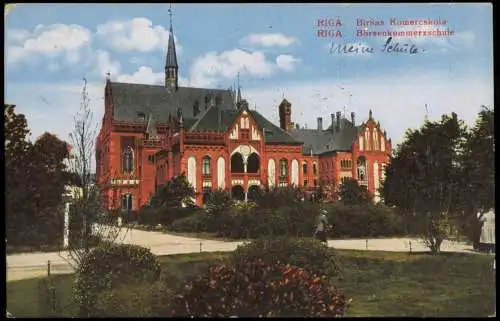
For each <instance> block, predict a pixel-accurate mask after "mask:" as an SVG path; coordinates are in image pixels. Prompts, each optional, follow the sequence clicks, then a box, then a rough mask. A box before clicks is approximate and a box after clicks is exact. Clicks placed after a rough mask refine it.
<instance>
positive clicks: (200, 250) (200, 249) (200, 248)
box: [200, 242, 202, 253]
mask: <svg viewBox="0 0 500 321" xmlns="http://www.w3.org/2000/svg"><path fill="white" fill-rule="evenodd" d="M201 244H202V242H200V253H201Z"/></svg>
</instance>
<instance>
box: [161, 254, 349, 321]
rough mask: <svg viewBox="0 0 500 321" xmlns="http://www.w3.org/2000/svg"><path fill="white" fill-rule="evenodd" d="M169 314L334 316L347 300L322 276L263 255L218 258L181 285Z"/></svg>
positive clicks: (342, 311)
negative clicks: (234, 261) (237, 259)
mask: <svg viewBox="0 0 500 321" xmlns="http://www.w3.org/2000/svg"><path fill="white" fill-rule="evenodd" d="M171 302H172V303H171V306H170V308H171V311H170V312H171V314H173V315H174V316H191V317H230V316H238V317H312V316H314V317H338V316H343V315H344V314H345V312H346V311H347V307H348V305H349V302H350V300H349V299H347V298H346V297H345V296H343V295H340V294H339V292H338V291H337V289H336V288H335V287H333V286H332V285H331V284H330V283H329V282H328V280H327V278H325V277H324V276H317V275H311V274H310V273H308V272H307V271H306V270H304V269H302V268H296V267H292V266H290V265H284V264H268V263H266V262H264V261H263V260H252V261H244V262H240V263H237V264H234V265H232V264H227V263H222V264H217V265H213V266H212V267H210V269H209V272H208V275H206V276H202V277H198V278H197V279H195V280H193V281H190V282H188V283H187V284H186V285H184V286H182V287H181V288H180V289H179V290H178V291H177V292H176V293H175V295H174V296H173V297H172V301H171Z"/></svg>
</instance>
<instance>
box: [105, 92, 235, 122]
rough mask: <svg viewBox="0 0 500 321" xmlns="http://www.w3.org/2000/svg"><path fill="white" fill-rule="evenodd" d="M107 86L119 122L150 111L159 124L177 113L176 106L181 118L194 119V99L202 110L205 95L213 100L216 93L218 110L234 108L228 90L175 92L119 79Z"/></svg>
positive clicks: (136, 118)
mask: <svg viewBox="0 0 500 321" xmlns="http://www.w3.org/2000/svg"><path fill="white" fill-rule="evenodd" d="M108 85H109V86H111V88H110V89H111V93H112V97H113V107H114V119H115V120H120V121H140V119H139V117H138V114H139V113H142V114H144V115H145V116H146V117H147V115H148V114H149V113H151V114H153V117H154V119H155V120H156V121H157V122H160V123H161V122H165V121H167V120H168V116H169V115H170V114H171V115H172V116H175V115H177V109H178V108H181V109H182V114H183V117H184V119H187V118H197V116H194V112H193V110H194V104H195V101H198V104H199V108H200V110H204V109H205V97H213V99H214V100H215V97H217V96H220V98H221V105H220V108H221V109H234V108H235V106H234V97H233V93H232V91H231V90H223V89H208V88H191V87H179V88H178V90H177V91H168V90H167V88H165V86H163V85H143V84H128V83H119V82H109V83H108ZM210 99H211V98H210ZM209 104H211V103H209ZM198 117H199V116H198Z"/></svg>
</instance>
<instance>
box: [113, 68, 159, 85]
mask: <svg viewBox="0 0 500 321" xmlns="http://www.w3.org/2000/svg"><path fill="white" fill-rule="evenodd" d="M116 79H117V81H118V82H126V83H132V84H147V85H159V84H161V83H163V82H164V79H165V73H163V72H153V69H152V68H151V67H145V66H141V67H139V69H138V70H137V71H136V72H134V73H133V74H131V75H120V76H118V77H117V78H116Z"/></svg>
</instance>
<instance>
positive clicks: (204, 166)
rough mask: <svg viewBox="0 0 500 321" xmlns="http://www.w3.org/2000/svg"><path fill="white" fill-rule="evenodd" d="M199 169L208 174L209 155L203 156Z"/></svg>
mask: <svg viewBox="0 0 500 321" xmlns="http://www.w3.org/2000/svg"><path fill="white" fill-rule="evenodd" d="M201 170H202V174H203V175H210V157H209V156H205V157H203V160H202V167H201Z"/></svg>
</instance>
